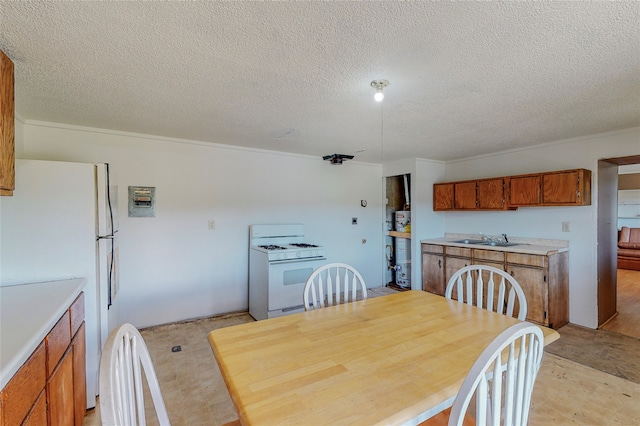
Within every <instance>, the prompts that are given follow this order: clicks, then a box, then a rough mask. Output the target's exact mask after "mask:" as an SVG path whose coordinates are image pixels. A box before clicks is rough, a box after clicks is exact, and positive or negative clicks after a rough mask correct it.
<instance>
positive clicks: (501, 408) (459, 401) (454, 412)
mask: <svg viewBox="0 0 640 426" xmlns="http://www.w3.org/2000/svg"><path fill="white" fill-rule="evenodd" d="M543 347H544V336H543V335H542V331H541V330H540V328H539V327H537V326H535V325H533V324H530V323H526V322H523V323H518V324H516V325H513V326H511V327H509V328H508V329H506V330H505V331H503V332H502V333H500V335H498V337H496V338H495V339H494V340H493V342H491V343H490V344H489V346H487V347H486V349H485V350H484V351H483V352H482V353H481V354H480V356H479V357H478V359H477V360H476V362H475V363H474V364H473V366H472V367H471V370H469V374H467V377H466V378H465V380H464V382H463V383H462V386H461V387H460V391H459V392H458V395H457V396H456V398H455V400H454V401H453V406H452V407H451V416H450V417H449V426H460V425H462V424H463V419H464V418H465V413H466V412H467V410H468V408H469V405H470V403H471V399H472V397H473V396H474V395H475V413H469V415H470V416H472V417H475V421H476V425H485V424H495V425H498V424H500V425H508V426H510V425H514V426H525V425H526V424H527V419H528V417H529V408H530V406H531V394H532V392H533V384H534V382H535V380H536V376H537V374H538V370H539V369H540V363H541V362H542V353H543Z"/></svg>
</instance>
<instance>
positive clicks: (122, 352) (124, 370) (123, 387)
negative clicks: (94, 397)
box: [99, 324, 170, 426]
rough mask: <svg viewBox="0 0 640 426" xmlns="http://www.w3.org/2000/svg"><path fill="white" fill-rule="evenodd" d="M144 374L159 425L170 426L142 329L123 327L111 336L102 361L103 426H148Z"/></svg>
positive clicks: (130, 326)
mask: <svg viewBox="0 0 640 426" xmlns="http://www.w3.org/2000/svg"><path fill="white" fill-rule="evenodd" d="M143 372H144V377H145V378H146V381H147V384H148V386H149V391H150V393H151V399H152V401H153V405H154V406H155V410H156V415H157V417H158V422H159V423H160V425H161V426H164V425H169V424H170V422H169V415H168V414H167V409H166V407H165V405H164V400H163V399H162V393H161V392H160V385H159V384H158V378H157V376H156V373H155V370H154V368H153V362H152V360H151V356H150V355H149V350H148V349H147V345H146V344H145V342H144V339H143V338H142V336H141V335H140V332H139V331H138V329H136V328H135V327H134V326H133V325H131V324H123V325H121V326H120V327H118V328H117V329H115V330H113V331H112V332H111V334H110V335H109V338H108V339H107V343H106V344H105V347H104V350H103V351H102V359H101V360H100V386H99V387H100V419H101V421H102V424H103V425H106V426H111V425H114V426H115V425H117V426H129V425H141V426H144V425H145V424H146V420H145V410H144V393H143V381H142V373H143Z"/></svg>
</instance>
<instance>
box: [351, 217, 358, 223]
mask: <svg viewBox="0 0 640 426" xmlns="http://www.w3.org/2000/svg"><path fill="white" fill-rule="evenodd" d="M351 224H352V225H357V224H358V218H357V217H352V218H351Z"/></svg>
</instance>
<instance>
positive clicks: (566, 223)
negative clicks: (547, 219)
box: [562, 222, 571, 232]
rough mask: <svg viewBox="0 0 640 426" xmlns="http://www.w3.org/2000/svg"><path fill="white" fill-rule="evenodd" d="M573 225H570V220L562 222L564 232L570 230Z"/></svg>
mask: <svg viewBox="0 0 640 426" xmlns="http://www.w3.org/2000/svg"><path fill="white" fill-rule="evenodd" d="M570 231H571V227H570V226H569V222H562V232H570Z"/></svg>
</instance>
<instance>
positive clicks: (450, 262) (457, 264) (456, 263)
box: [444, 256, 471, 300]
mask: <svg viewBox="0 0 640 426" xmlns="http://www.w3.org/2000/svg"><path fill="white" fill-rule="evenodd" d="M469 265H471V258H470V257H452V256H447V257H446V258H445V260H444V267H445V270H444V283H445V284H444V285H445V291H446V289H447V287H446V286H447V284H448V283H449V280H450V279H451V276H452V275H453V274H455V273H456V271H457V270H458V269H462V268H464V267H465V266H469ZM452 298H453V299H455V300H458V295H457V292H456V291H455V289H454V290H453V294H452Z"/></svg>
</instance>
